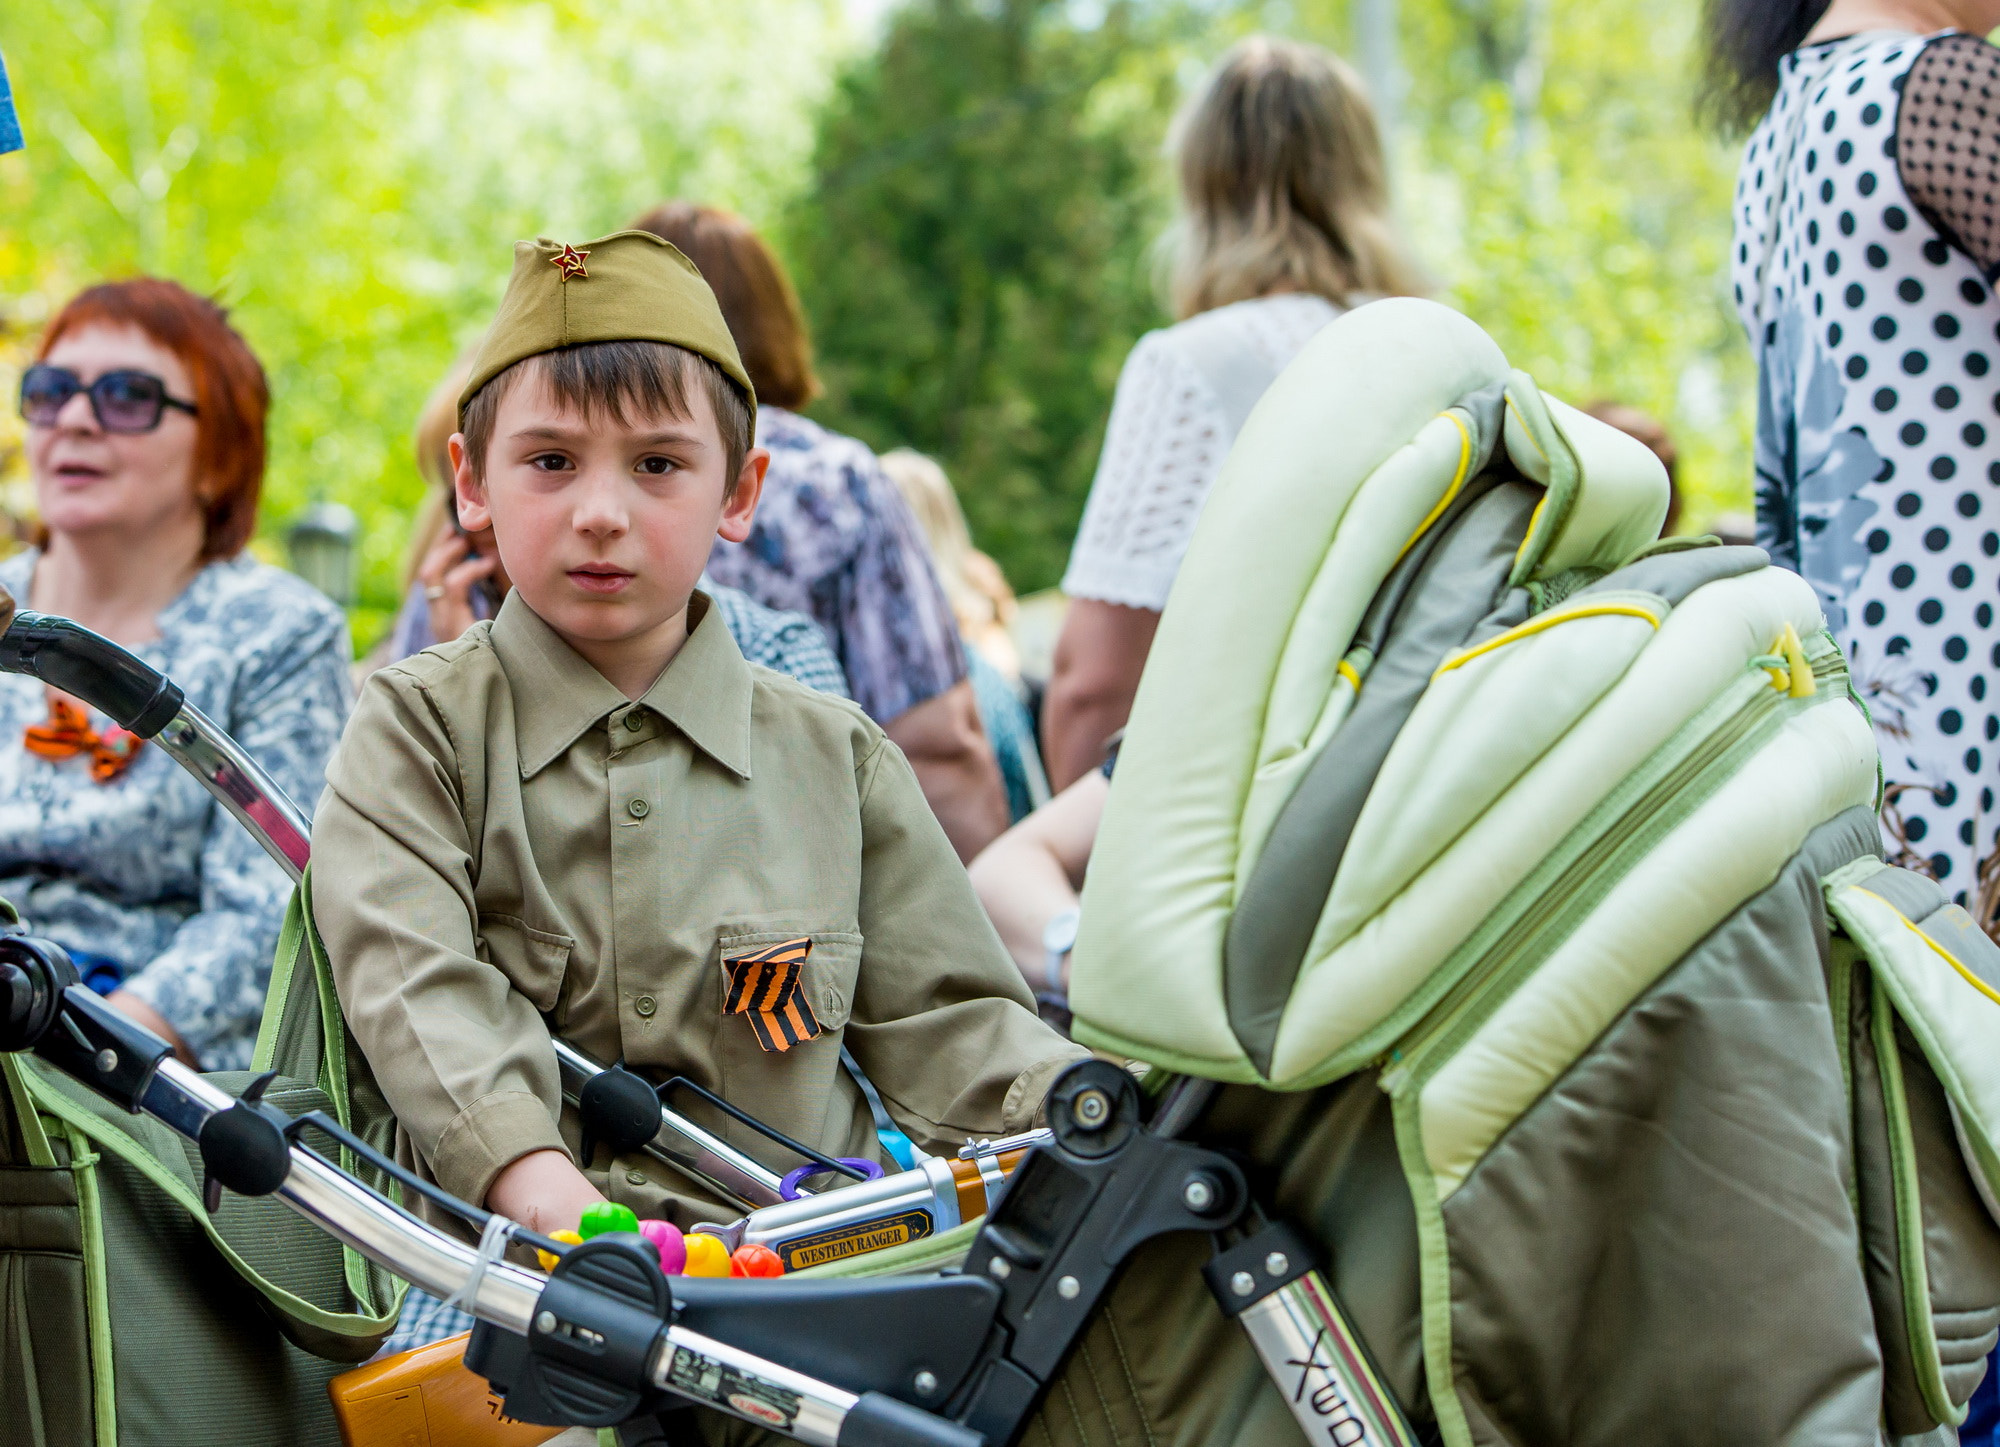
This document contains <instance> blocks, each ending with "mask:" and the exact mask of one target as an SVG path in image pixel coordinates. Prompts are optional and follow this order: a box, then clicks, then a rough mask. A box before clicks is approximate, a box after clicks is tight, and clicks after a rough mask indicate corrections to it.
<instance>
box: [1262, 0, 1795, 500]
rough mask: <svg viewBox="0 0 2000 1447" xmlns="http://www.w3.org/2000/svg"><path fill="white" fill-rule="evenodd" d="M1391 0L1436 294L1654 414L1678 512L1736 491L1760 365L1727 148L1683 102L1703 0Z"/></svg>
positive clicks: (1570, 378) (1559, 390) (1407, 143)
mask: <svg viewBox="0 0 2000 1447" xmlns="http://www.w3.org/2000/svg"><path fill="white" fill-rule="evenodd" d="M1362 3H1366V0H1344V3H1328V4H1327V5H1326V6H1325V12H1326V13H1319V14H1316V15H1313V16H1310V17H1308V16H1303V15H1302V16H1301V17H1300V19H1301V20H1302V21H1303V22H1305V23H1304V24H1302V26H1301V28H1302V29H1304V30H1306V31H1307V32H1308V33H1312V34H1316V35H1318V36H1320V37H1321V38H1324V39H1327V40H1330V41H1333V42H1335V43H1340V41H1341V40H1342V38H1343V37H1344V36H1346V35H1350V34H1352V31H1353V22H1354V20H1355V19H1356V18H1357V17H1356V16H1354V15H1353V14H1352V13H1347V12H1351V11H1352V10H1353V9H1355V8H1358V6H1359V5H1360V4H1362ZM1401 8H1402V21H1403V23H1402V27H1401V39H1402V49H1403V54H1404V56H1405V57H1406V58H1408V59H1409V61H1410V64H1409V70H1410V75H1411V81H1410V90H1409V95H1408V99H1407V101H1406V103H1405V107H1404V114H1405V117H1406V125H1405V127H1404V128H1403V131H1402V134H1401V136H1400V137H1399V143H1398V145H1397V152H1396V160H1397V162H1398V178H1399V201H1400V203H1401V207H1400V209H1401V211H1402V215H1403V219H1404V223H1405V225H1406V227H1407V229H1408V231H1409V233H1410V235H1411V237H1412V239H1413V241H1414V242H1415V243H1416V245H1417V248H1418V250H1419V251H1420V252H1421V253H1422V254H1423V255H1424V256H1425V257H1426V259H1427V260H1428V261H1429V262H1430V264H1431V265H1432V267H1433V270H1434V271H1435V272H1436V274H1437V275H1438V276H1439V278H1440V280H1441V281H1442V282H1443V283H1444V290H1443V293H1442V295H1443V296H1444V298H1445V299H1446V300H1449V301H1451V302H1452V303H1454V304H1455V305H1457V306H1459V307H1461V308H1462V309H1463V310H1464V311H1465V312H1466V313H1467V314H1468V315H1470V316H1471V317H1472V318H1473V319H1474V320H1476V321H1478V322H1479V323H1480V324H1481V325H1482V326H1484V327H1485V328H1486V329H1487V330H1488V331H1490V332H1491V333H1492V334H1493V336H1494V338H1495V339H1496V340H1497V341H1498V342H1499V343H1500V345H1501V347H1502V348H1503V349H1505V351H1506V352H1507V355H1508V358H1509V359H1510V360H1511V361H1512V362H1513V363H1514V365H1515V366H1518V367H1521V368H1523V369H1524V370H1526V371H1528V372H1529V373H1531V374H1532V375H1533V376H1534V377H1535V379H1536V380H1537V381H1538V382H1539V383H1540V384H1541V385H1542V386H1543V387H1544V388H1546V389H1547V390H1549V391H1551V392H1553V393H1555V394H1557V395H1558V396H1561V397H1563V398H1565V399H1566V400H1569V401H1573V402H1576V403H1578V404H1583V403H1585V402H1588V401H1590V400H1593V399H1598V398H1608V399H1615V400H1617V401H1621V402H1626V403H1628V404H1631V405H1633V406H1637V407H1640V408H1643V409H1644V410H1646V411H1648V412H1651V413H1653V414H1654V415H1656V416H1658V417H1659V418H1661V419H1662V420H1663V421H1664V422H1666V423H1667V425H1668V428H1669V430H1670V431H1671V432H1672V434H1673V436H1674V438H1675V440H1676V442H1677V444H1678V445H1679V449H1680V453H1681V463H1680V488H1681V493H1682V500H1683V502H1682V517H1681V522H1680V530H1681V531H1683V532H1690V531H1694V532H1699V531H1702V530H1704V529H1705V528H1706V527H1707V526H1708V525H1709V524H1710V523H1711V522H1712V521H1714V519H1715V518H1716V517H1717V516H1718V515H1719V514H1721V513H1725V512H1733V513H1739V514H1746V513H1748V512H1749V510H1750V508H1751V505H1752V499H1751V487H1750V478H1751V472H1752V470H1751V466H1750V438H1751V433H1752V428H1753V424H1754V422H1755V412H1756V375H1755V368H1754V364H1753V362H1752V360H1751V357H1750V353H1749V350H1748V348H1747V347H1745V345H1744V344H1743V334H1742V327H1741V324H1740V323H1739V322H1738V321H1737V319H1736V314H1735V309H1734V305H1733V302H1732V300H1731V296H1730V291H1729V278H1728V261H1729V244H1730V242H1729V238H1730V200H1731V196H1732V193H1733V190H1734V186H1735V175H1736V156H1737V148H1736V147H1735V146H1734V145H1728V144H1724V143H1723V142H1721V141H1718V140H1716V139H1714V138H1713V137H1709V136H1706V135H1703V134H1701V133H1700V132H1699V131H1698V130H1697V129H1696V127H1695V126H1694V123H1693V121H1692V119H1691V112H1692V107H1693V95H1694V83H1695V76H1696V70H1697V55H1696V41H1697V25H1698V22H1699V7H1696V6H1692V5H1628V4H1614V3H1606V0H1405V3H1404V4H1403V6H1402V7H1401ZM1416 57H1422V62H1421V64H1418V63H1416V61H1415V58H1416Z"/></svg>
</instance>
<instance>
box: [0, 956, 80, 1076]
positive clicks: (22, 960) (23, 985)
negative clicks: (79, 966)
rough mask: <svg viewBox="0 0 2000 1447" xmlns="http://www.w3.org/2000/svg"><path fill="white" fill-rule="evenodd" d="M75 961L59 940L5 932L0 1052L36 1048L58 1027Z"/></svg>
mask: <svg viewBox="0 0 2000 1447" xmlns="http://www.w3.org/2000/svg"><path fill="white" fill-rule="evenodd" d="M75 983H77V975H76V965H75V964H74V963H73V962H72V961H71V960H70V957H69V954H68V952H67V951H65V950H64V949H63V947H62V946H61V945H59V944H57V943H56V942H55V941H54V940H44V939H36V938H35V937H34V936H33V935H25V934H10V935H6V936H4V937H0V1052H12V1051H16V1050H32V1049H34V1048H35V1047H36V1046H37V1045H39V1044H40V1043H41V1042H42V1038H43V1037H44V1036H46V1035H47V1034H48V1033H49V1031H50V1030H51V1029H53V1028H55V1023H56V1016H57V1015H58V1014H60V1013H61V1011H62V1002H63V991H64V990H66V989H68V988H69V987H70V986H71V985H74V984H75Z"/></svg>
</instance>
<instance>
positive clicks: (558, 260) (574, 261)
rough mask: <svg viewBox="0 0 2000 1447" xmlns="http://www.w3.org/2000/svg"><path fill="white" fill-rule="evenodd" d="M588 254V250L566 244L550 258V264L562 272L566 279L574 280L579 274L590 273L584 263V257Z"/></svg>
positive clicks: (587, 274)
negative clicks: (580, 249) (579, 249)
mask: <svg viewBox="0 0 2000 1447" xmlns="http://www.w3.org/2000/svg"><path fill="white" fill-rule="evenodd" d="M588 255H590V253H589V252H588V251H578V250H577V249H576V248H575V247H574V246H565V247H564V248H563V249H562V250H561V251H558V252H557V253H556V254H555V255H554V256H551V257H550V258H549V264H550V265H551V266H553V267H554V268H555V269H556V270H557V271H560V272H561V273H562V279H563V280H564V281H574V280H576V278H577V277H579V276H584V277H587V276H589V275H590V273H589V271H587V270H585V268H584V265H583V259H584V258H585V257H586V256H588Z"/></svg>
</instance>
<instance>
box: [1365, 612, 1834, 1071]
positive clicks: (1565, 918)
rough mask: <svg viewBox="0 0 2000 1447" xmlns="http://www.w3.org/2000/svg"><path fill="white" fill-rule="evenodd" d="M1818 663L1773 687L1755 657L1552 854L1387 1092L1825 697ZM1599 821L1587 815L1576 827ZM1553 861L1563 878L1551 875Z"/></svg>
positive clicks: (1420, 1027)
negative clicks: (1731, 764)
mask: <svg viewBox="0 0 2000 1447" xmlns="http://www.w3.org/2000/svg"><path fill="white" fill-rule="evenodd" d="M1815 641H1816V642H1818V641H1819V640H1817V639H1816V640H1815ZM1809 662H1810V664H1811V669H1812V673H1811V676H1812V679H1813V682H1814V687H1813V689H1810V690H1807V691H1805V692H1803V693H1801V692H1799V691H1796V690H1794V689H1790V688H1787V689H1785V690H1783V691H1780V690H1778V689H1774V688H1773V686H1772V679H1771V676H1770V674H1769V672H1768V671H1767V669H1766V667H1765V666H1763V665H1762V664H1761V663H1760V662H1756V661H1753V662H1752V663H1750V664H1748V665H1747V668H1748V670H1749V671H1748V673H1747V674H1746V675H1745V676H1744V677H1743V678H1742V679H1740V680H1739V681H1738V682H1736V683H1734V684H1732V685H1731V686H1730V687H1729V688H1728V689H1727V690H1725V691H1724V693H1723V694H1722V695H1721V696H1720V697H1719V698H1717V699H1716V700H1715V701H1714V702H1713V703H1711V704H1710V705H1708V706H1707V707H1706V708H1704V709H1703V710H1702V711H1701V712H1700V713H1698V714H1696V715H1695V717H1694V718H1692V719H1690V720H1689V721H1688V722H1687V723H1686V724H1685V725H1683V726H1682V728H1681V730H1680V732H1679V735H1677V737H1676V738H1674V739H1670V740H1669V741H1668V742H1667V743H1666V744H1665V745H1663V746H1662V747H1661V749H1660V751H1659V753H1658V754H1656V756H1655V757H1656V758H1657V759H1659V761H1660V762H1659V763H1658V765H1657V766H1656V768H1655V769H1654V770H1653V771H1651V772H1652V779H1651V781H1650V782H1649V783H1645V784H1642V785H1640V786H1639V787H1638V794H1637V797H1636V798H1635V799H1632V801H1631V802H1630V803H1629V804H1624V805H1623V806H1622V807H1620V808H1619V809H1618V812H1617V814H1616V817H1615V818H1613V819H1611V820H1610V821H1609V822H1608V823H1605V824H1603V825H1601V826H1600V827H1599V830H1598V832H1597V833H1596V834H1595V835H1594V836H1590V837H1589V838H1588V842H1587V843H1584V844H1583V845H1581V847H1580V848H1578V849H1577V850H1576V852H1575V853H1574V854H1573V855H1572V856H1571V857H1570V858H1569V860H1568V862H1567V863H1563V864H1555V862H1554V861H1553V860H1551V861H1550V863H1549V865H1546V866H1544V869H1538V870H1536V871H1535V872H1534V873H1533V874H1530V875H1529V877H1528V878H1527V879H1526V880H1525V881H1523V882H1522V884H1521V885H1519V886H1517V888H1516V891H1515V894H1516V897H1517V899H1518V900H1519V901H1520V902H1519V903H1518V904H1517V905H1516V907H1515V909H1514V911H1513V912H1512V913H1511V915H1508V914H1505V913H1503V914H1501V915H1500V916H1499V917H1498V918H1499V919H1500V920H1504V921H1505V922H1504V923H1497V922H1496V923H1495V924H1494V925H1493V927H1492V928H1491V929H1482V930H1481V931H1479V932H1478V933H1476V934H1475V935H1474V936H1473V938H1472V939H1471V940H1468V941H1467V943H1466V945H1465V946H1463V947H1462V949H1464V950H1466V951H1472V950H1475V949H1476V950H1477V955H1476V957H1475V959H1474V961H1473V963H1472V964H1471V965H1470V966H1469V967H1468V968H1466V969H1465V970H1464V972H1463V973H1462V974H1460V975H1459V977H1458V979H1457V980H1456V981H1455V982H1454V983H1453V985H1452V986H1451V988H1450V989H1449V990H1447V991H1446V992H1445V994H1444V995H1443V997H1442V998H1440V999H1439V1001H1438V1002H1437V1003H1436V1004H1435V1005H1433V1006H1432V1007H1431V1008H1430V1009H1429V1010H1428V1011H1426V1012H1425V1014H1424V1015H1423V1016H1422V1017H1421V1018H1420V1019H1419V1020H1418V1022H1417V1023H1416V1025H1414V1026H1413V1027H1412V1028H1411V1029H1410V1031H1409V1032H1408V1033H1407V1034H1406V1035H1405V1036H1404V1037H1403V1039H1404V1042H1405V1043H1404V1044H1403V1045H1402V1046H1400V1047H1398V1048H1396V1049H1394V1050H1392V1051H1391V1052H1390V1053H1389V1055H1388V1057H1387V1058H1388V1062H1389V1063H1388V1064H1387V1066H1386V1067H1385V1068H1384V1070H1383V1072H1382V1082H1381V1083H1382V1088H1383V1090H1385V1091H1386V1092H1388V1093H1389V1094H1390V1095H1392V1096H1393V1095H1399V1094H1401V1093H1402V1091H1403V1090H1404V1089H1405V1088H1406V1086H1407V1085H1408V1083H1409V1082H1410V1081H1411V1080H1412V1079H1420V1078H1423V1077H1425V1076H1426V1075H1427V1074H1428V1072H1427V1071H1426V1069H1425V1067H1426V1066H1427V1065H1428V1063H1429V1062H1430V1061H1431V1060H1432V1059H1434V1058H1436V1057H1437V1056H1439V1055H1440V1054H1449V1053H1450V1052H1451V1051H1453V1050H1455V1049H1457V1048H1458V1047H1459V1046H1460V1045H1461V1044H1463V1043H1464V1040H1465V1039H1466V1037H1467V1036H1469V1035H1470V1034H1471V1033H1472V1032H1473V1031H1475V1030H1477V1029H1478V1028H1479V1027H1480V1026H1481V1025H1483V1024H1484V1023H1485V1022H1486V1020H1487V1018H1488V1017H1489V1016H1490V1015H1491V1014H1492V1013H1493V1011H1494V1010H1495V1009H1497V1008H1498V1007H1499V1006H1500V1005H1501V1004H1502V1003H1503V1002H1504V1001H1505V1000H1506V999H1507V998H1508V996H1510V995H1511V994H1512V993H1513V990H1514V987H1515V986H1516V985H1517V984H1518V983H1519V982H1520V981H1521V980H1522V979H1523V978H1525V977H1526V976H1527V975H1528V974H1529V973H1531V972H1532V971H1533V970H1534V969H1535V968H1536V967H1537V966H1539V965H1540V964H1541V962H1542V961H1543V960H1544V959H1546V958H1547V957H1548V955H1549V954H1550V953H1551V952H1552V951H1553V950H1554V949H1555V947H1556V946H1557V945H1559V944H1560V943H1561V942H1562V941H1563V940H1564V939H1566V938H1567V937H1568V936H1569V934H1570V932H1571V930H1572V928H1573V927H1574V926H1575V924H1576V923H1577V921H1578V920H1579V919H1581V918H1582V917H1583V916H1584V915H1586V914H1588V913H1589V912H1590V910H1592V909H1594V908H1596V906H1597V905H1598V903H1599V902H1601V900H1602V899H1603V897H1604V896H1605V895H1606V894H1607V893H1609V892H1610V890H1611V889H1612V888H1614V887H1615V886H1616V885H1617V883H1618V881H1619V880H1621V879H1623V878H1624V876H1625V874H1626V873H1627V872H1628V871H1629V870H1630V868H1631V866H1632V865H1633V864H1634V863H1636V862H1637V860H1638V859H1639V858H1640V857H1641V856H1642V855H1643V854H1644V853H1645V852H1646V850H1648V849H1650V848H1651V847H1652V845H1653V844H1654V843H1656V842H1657V841H1658V840H1659V839H1660V838H1661V837H1663V836H1664V835H1665V834H1666V833H1667V832H1669V831H1670V830H1671V829H1673V828H1674V827H1675V826H1677V825H1678V824H1679V823H1680V822H1681V821H1682V820H1683V819H1685V818H1686V817H1687V815H1688V814H1690V813H1691V812H1692V811H1693V810H1694V808H1695V807H1696V806H1697V805H1698V804H1700V803H1701V802H1702V801H1703V800H1705V799H1707V798H1708V797H1709V796H1710V795H1711V794H1712V793H1713V792H1714V791H1715V789H1716V788H1718V787H1720V785H1721V784H1722V782H1723V780H1724V777H1725V774H1726V771H1724V770H1721V769H1718V768H1717V767H1716V766H1717V765H1718V764H1720V763H1722V762H1724V761H1726V760H1728V759H1730V758H1732V757H1736V758H1745V757H1748V756H1749V755H1751V754H1753V753H1755V752H1756V751H1757V750H1758V749H1760V748H1762V747H1763V745H1764V744H1765V743H1766V742H1768V741H1769V739H1770V738H1771V737H1772V736H1773V735H1774V734H1775V733H1776V732H1777V730H1778V728H1779V727H1780V726H1781V725H1782V724H1783V723H1784V721H1785V720H1786V719H1787V718H1789V717H1790V716H1791V715H1793V714H1795V713H1797V712H1799V711H1800V709H1801V708H1806V707H1811V706H1812V705H1813V703H1815V702H1825V701H1826V700H1825V699H1824V698H1816V697H1815V694H1816V692H1817V685H1818V684H1819V683H1821V682H1824V681H1826V680H1827V679H1830V678H1833V677H1835V676H1836V675H1838V674H1839V673H1840V672H1841V671H1842V670H1843V668H1844V660H1843V658H1842V656H1841V654H1840V652H1839V650H1838V649H1837V648H1835V647H1833V646H1831V644H1822V646H1821V648H1820V649H1819V650H1818V651H1817V652H1816V654H1815V655H1814V656H1812V657H1811V658H1810V660H1809ZM1718 715H1719V716H1720V717H1719V718H1718ZM1704 778H1707V779H1709V780H1712V782H1711V783H1710V784H1709V786H1708V787H1705V788H1703V787H1694V785H1696V783H1697V781H1700V780H1702V779H1704ZM1621 795H1624V796H1625V797H1630V795H1629V794H1628V793H1626V791H1619V793H1617V794H1614V795H1613V796H1612V800H1609V801H1607V803H1611V802H1613V801H1618V800H1619V799H1620V796H1621ZM1604 808H1605V806H1604V805H1600V806H1599V809H1600V810H1604ZM1590 824H1591V821H1590V820H1589V819H1586V820H1585V821H1584V824H1583V825H1581V826H1579V828H1578V831H1577V834H1578V835H1581V834H1582V833H1583V831H1584V830H1585V829H1587V828H1589V826H1590ZM1550 867H1553V869H1554V877H1553V878H1552V879H1545V878H1543V876H1544V873H1545V870H1546V869H1548V868H1550ZM1503 908H1504V907H1503ZM1496 932H1497V938H1496V937H1494V935H1495V933H1496ZM1488 940H1490V943H1488V942H1487V941H1488Z"/></svg>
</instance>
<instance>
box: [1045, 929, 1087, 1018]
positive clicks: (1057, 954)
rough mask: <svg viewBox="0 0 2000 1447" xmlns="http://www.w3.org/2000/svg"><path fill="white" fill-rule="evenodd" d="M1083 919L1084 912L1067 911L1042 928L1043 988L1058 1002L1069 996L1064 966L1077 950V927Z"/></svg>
mask: <svg viewBox="0 0 2000 1447" xmlns="http://www.w3.org/2000/svg"><path fill="white" fill-rule="evenodd" d="M1082 918H1083V911H1082V910H1080V909H1066V910H1064V911H1063V912H1062V913H1061V914H1059V915H1056V916H1055V917H1054V918H1053V919H1051V920H1050V921H1049V922H1048V923H1047V924H1045V925H1043V926H1042V987H1043V989H1044V990H1045V991H1046V992H1047V993H1048V994H1050V995H1052V996H1054V997H1055V998H1056V999H1058V1000H1062V999H1066V998H1068V996H1069V990H1068V989H1067V988H1066V987H1065V986H1064V985H1063V966H1064V965H1065V964H1067V963H1068V961H1069V954H1070V951H1071V950H1073V949H1075V948H1076V926H1077V922H1078V921H1079V920H1080V919H1082Z"/></svg>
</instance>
